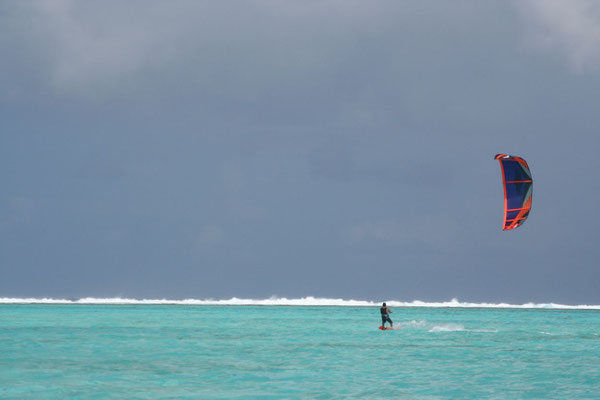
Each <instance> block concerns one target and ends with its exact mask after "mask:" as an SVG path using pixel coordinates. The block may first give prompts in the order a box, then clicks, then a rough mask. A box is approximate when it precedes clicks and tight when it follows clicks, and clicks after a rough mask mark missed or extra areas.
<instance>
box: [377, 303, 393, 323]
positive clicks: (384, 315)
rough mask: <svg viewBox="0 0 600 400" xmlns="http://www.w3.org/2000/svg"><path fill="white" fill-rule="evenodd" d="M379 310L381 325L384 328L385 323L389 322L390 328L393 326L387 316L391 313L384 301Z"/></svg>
mask: <svg viewBox="0 0 600 400" xmlns="http://www.w3.org/2000/svg"><path fill="white" fill-rule="evenodd" d="M379 311H381V326H382V327H383V328H385V323H386V322H389V323H390V328H393V327H394V323H393V322H392V320H391V319H390V316H389V314H391V312H392V311H391V310H390V309H389V307H388V306H387V305H386V304H385V303H383V305H382V306H381V308H380V309H379Z"/></svg>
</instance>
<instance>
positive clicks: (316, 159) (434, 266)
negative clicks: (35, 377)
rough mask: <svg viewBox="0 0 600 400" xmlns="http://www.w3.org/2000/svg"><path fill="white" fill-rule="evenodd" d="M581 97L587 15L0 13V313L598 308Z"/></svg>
mask: <svg viewBox="0 0 600 400" xmlns="http://www.w3.org/2000/svg"><path fill="white" fill-rule="evenodd" d="M599 96H600V5H599V3H598V2H595V1H591V0H590V1H586V0H569V1H553V0H539V1H533V0H518V1H513V2H511V1H485V2H481V1H474V0H473V1H452V2H448V1H441V0H440V1H423V0H414V1H397V0H393V1H353V0H339V1H333V0H323V1H275V0H270V1H269V0H262V1H247V0H244V1H169V2H166V1H149V0H148V1H147V0H144V1H125V2H124V1H103V2H80V1H60V0H51V1H0V185H1V186H0V297H12V296H19V297H24V296H35V297H42V296H51V297H83V296H95V297H112V296H127V297H140V298H141V297H145V298H162V297H167V298H190V297H193V298H209V297H212V298H230V297H232V296H237V297H246V298H248V297H252V298H265V297H269V296H271V295H276V296H286V297H300V296H308V295H313V296H322V297H344V298H354V299H373V300H379V299H390V300H391V299H395V300H405V301H410V300H414V299H419V300H425V301H441V300H449V299H451V298H453V297H456V298H458V299H459V300H462V301H490V302H492V301H506V302H527V301H535V302H550V301H553V302H562V303H571V304H581V303H588V304H600V268H599V267H600V265H599V264H600V262H599V260H600V234H599V230H598V229H599V228H598V227H599V223H600V218H599V215H600V214H599V211H598V207H599V205H600V179H599V177H598V174H599V172H600V157H599V156H598V154H599V152H600V131H599V126H600V101H599ZM496 153H508V154H514V155H518V156H522V157H524V158H525V159H526V160H527V161H528V163H529V165H530V167H531V171H532V174H533V179H534V194H533V209H532V212H531V214H530V217H529V220H528V221H527V222H526V223H525V224H524V225H523V226H522V227H520V228H518V229H516V230H514V231H507V232H504V231H502V229H501V226H502V207H503V191H502V185H501V171H500V166H499V164H498V162H497V161H495V160H493V156H494V155H495V154H496Z"/></svg>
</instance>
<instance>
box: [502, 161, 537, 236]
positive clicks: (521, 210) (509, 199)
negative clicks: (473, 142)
mask: <svg viewBox="0 0 600 400" xmlns="http://www.w3.org/2000/svg"><path fill="white" fill-rule="evenodd" d="M494 159H495V160H498V161H499V162H500V168H501V169H502V183H503V184H504V223H503V225H502V230H505V231H507V230H510V229H515V228H517V227H519V226H521V225H522V224H523V222H525V220H526V219H527V217H528V216H529V211H530V210H531V197H532V193H533V179H532V178H531V171H530V170H529V166H528V165H527V161H525V159H523V158H521V157H516V156H511V155H508V154H496V155H495V156H494Z"/></svg>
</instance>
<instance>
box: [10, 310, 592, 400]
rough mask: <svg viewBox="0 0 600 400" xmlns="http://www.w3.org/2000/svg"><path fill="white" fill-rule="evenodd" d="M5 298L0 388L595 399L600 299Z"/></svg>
mask: <svg viewBox="0 0 600 400" xmlns="http://www.w3.org/2000/svg"><path fill="white" fill-rule="evenodd" d="M392 310H393V311H394V313H393V314H392V315H391V316H392V318H393V319H394V321H395V326H396V327H398V328H400V329H399V330H394V331H380V330H378V329H377V327H378V326H379V325H380V319H379V315H378V314H379V310H378V309H377V308H376V307H308V306H206V305H204V306H186V305H75V304H74V305H68V304H66V305H65V304H63V305H47V304H36V305H31V304H29V305H27V304H22V305H15V304H13V305H8V304H4V305H0V398H2V399H67V398H72V399H121V398H122V399H157V398H171V399H253V398H254V399H282V398H288V399H307V398H315V399H337V398H340V399H343V398H361V399H365V398H371V399H375V398H386V399H389V398H401V399H448V398H456V399H483V398H486V399H488V398H491V399H579V398H581V399H598V398H600V311H598V310H545V309H491V308H421V307H419V308H416V307H407V308H393V309H392Z"/></svg>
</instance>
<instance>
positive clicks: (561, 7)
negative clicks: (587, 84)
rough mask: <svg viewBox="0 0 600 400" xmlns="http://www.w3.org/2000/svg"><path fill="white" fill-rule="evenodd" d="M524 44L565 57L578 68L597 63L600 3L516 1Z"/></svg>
mask: <svg viewBox="0 0 600 400" xmlns="http://www.w3.org/2000/svg"><path fill="white" fill-rule="evenodd" d="M515 5H516V7H517V8H518V10H519V11H520V13H521V16H522V18H523V25H524V28H525V31H526V32H527V37H526V41H527V43H528V45H530V46H532V47H534V48H538V49H541V50H544V51H548V52H555V53H558V54H561V55H562V56H564V57H566V59H567V61H568V63H569V64H570V65H571V66H572V67H573V68H574V69H575V70H576V71H578V72H583V71H585V70H589V69H595V70H597V69H598V68H599V67H600V5H599V4H598V3H597V2H595V1H591V0H575V1H569V2H565V1H560V0H526V1H516V2H515Z"/></svg>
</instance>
